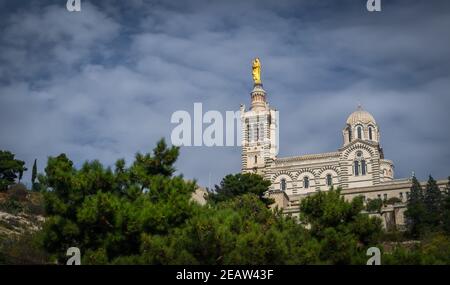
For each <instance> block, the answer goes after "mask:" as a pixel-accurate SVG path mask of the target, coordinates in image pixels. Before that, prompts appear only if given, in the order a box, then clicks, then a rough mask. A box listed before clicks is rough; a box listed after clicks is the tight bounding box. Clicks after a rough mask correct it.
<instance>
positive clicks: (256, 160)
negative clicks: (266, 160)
mask: <svg viewBox="0 0 450 285" xmlns="http://www.w3.org/2000/svg"><path fill="white" fill-rule="evenodd" d="M257 163H258V156H256V155H255V164H257Z"/></svg>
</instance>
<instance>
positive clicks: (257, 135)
mask: <svg viewBox="0 0 450 285" xmlns="http://www.w3.org/2000/svg"><path fill="white" fill-rule="evenodd" d="M256 141H259V126H257V127H256Z"/></svg>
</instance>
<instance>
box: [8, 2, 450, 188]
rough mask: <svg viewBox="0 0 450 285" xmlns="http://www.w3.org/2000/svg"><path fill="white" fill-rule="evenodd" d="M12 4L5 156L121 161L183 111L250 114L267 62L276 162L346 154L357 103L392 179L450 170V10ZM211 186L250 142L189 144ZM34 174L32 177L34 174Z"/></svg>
mask: <svg viewBox="0 0 450 285" xmlns="http://www.w3.org/2000/svg"><path fill="white" fill-rule="evenodd" d="M81 4H82V11H81V12H73V13H70V12H68V11H67V10H66V0H58V1H56V0H54V1H43V0H39V1H37V0H36V1H16V0H0V131H1V132H0V149H7V150H10V151H12V152H14V153H15V154H16V155H17V157H18V158H20V159H23V160H25V161H26V163H27V165H28V167H29V168H30V169H31V165H32V162H33V160H34V159H35V158H37V159H38V167H39V170H40V171H43V168H44V167H45V164H46V160H47V157H48V156H54V155H58V154H59V153H62V152H64V153H66V154H67V155H68V156H69V157H70V158H71V159H72V160H73V161H74V162H75V163H76V165H78V166H79V165H80V164H81V163H82V162H83V161H85V160H88V159H89V160H92V159H94V158H95V159H99V160H100V161H102V162H103V163H104V164H106V165H112V164H113V163H114V161H115V160H116V159H118V158H125V159H126V160H127V161H128V162H130V161H131V160H132V158H133V156H134V154H135V153H136V152H137V151H141V152H146V151H150V150H151V149H152V148H153V146H154V145H155V142H156V141H157V140H158V139H160V138H161V137H165V138H166V139H167V140H168V141H170V134H171V131H172V129H173V128H174V127H175V125H174V124H171V123H170V118H171V115H172V113H173V112H174V111H176V110H186V111H188V112H189V113H191V114H192V113H193V104H194V102H202V103H203V109H204V111H208V110H218V111H220V112H223V113H225V111H228V110H238V108H239V105H240V104H241V103H244V104H246V105H249V100H250V98H249V92H250V91H251V88H252V78H251V60H252V58H253V57H255V56H259V57H260V58H261V62H262V69H263V70H262V80H263V83H264V88H265V89H266V91H267V92H268V94H269V95H268V99H269V101H270V104H271V105H272V106H274V107H276V108H277V109H278V110H279V111H280V124H281V127H280V156H290V155H301V154H308V153H321V152H328V151H335V150H337V149H338V148H339V147H340V146H341V145H342V134H341V130H342V128H343V127H344V123H345V120H346V118H347V116H348V115H349V114H350V113H351V112H352V111H354V110H355V109H356V106H357V105H358V103H361V104H362V105H363V107H364V108H365V109H366V110H368V111H369V112H371V113H372V114H373V115H374V117H375V119H376V120H377V123H378V124H379V126H380V129H381V136H382V137H381V143H382V146H383V148H384V151H385V156H386V158H388V159H392V160H393V161H394V162H395V165H396V176H397V178H402V177H406V176H408V175H410V173H411V171H415V172H416V174H417V175H418V176H419V177H421V178H425V177H426V176H427V175H428V174H430V173H431V174H433V175H434V176H435V177H436V178H445V177H447V176H448V175H450V147H449V146H450V131H449V122H450V112H449V107H450V52H449V47H450V29H449V27H450V1H448V0H442V1H412V0H404V1H395V0H382V9H383V10H382V12H380V13H369V12H367V10H366V0H352V1H350V0H348V1H342V0H341V1H314V0H305V1H300V0H299V1H263V0H253V1H247V0H239V1H238V0H227V1H225V0H222V1H143V0H128V1H119V0H117V1H109V0H108V1H106V0H104V1H100V0H99V1H88V0H81ZM176 166H177V169H178V170H179V172H180V173H183V174H184V176H185V177H187V178H197V179H198V181H199V183H200V184H201V185H204V186H207V185H208V184H209V177H211V183H218V182H219V180H220V179H221V178H222V177H223V176H224V175H226V174H228V173H236V172H239V171H240V148H239V147H184V148H182V150H181V156H180V159H179V161H178V162H177V165H176ZM28 177H29V174H28V176H27V177H26V179H29V178H28Z"/></svg>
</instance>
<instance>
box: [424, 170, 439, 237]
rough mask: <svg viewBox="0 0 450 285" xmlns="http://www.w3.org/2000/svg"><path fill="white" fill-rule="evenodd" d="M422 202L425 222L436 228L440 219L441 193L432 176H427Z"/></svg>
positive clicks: (428, 225) (429, 226)
mask: <svg viewBox="0 0 450 285" xmlns="http://www.w3.org/2000/svg"><path fill="white" fill-rule="evenodd" d="M424 204H425V210H426V216H425V222H426V225H427V227H428V228H432V229H438V228H439V227H440V226H441V221H442V216H441V215H442V195H441V190H440V189H439V187H438V186H437V184H436V181H435V180H434V179H433V177H431V176H430V177H429V179H428V182H427V186H426V190H425V195H424Z"/></svg>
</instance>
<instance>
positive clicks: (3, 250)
mask: <svg viewBox="0 0 450 285" xmlns="http://www.w3.org/2000/svg"><path fill="white" fill-rule="evenodd" d="M41 235H42V233H40V232H37V233H36V232H25V233H24V234H22V235H21V236H13V237H11V238H9V239H4V240H1V241H0V264H10V265H29V264H51V258H50V256H49V255H48V253H47V252H46V251H45V250H43V249H42V245H41Z"/></svg>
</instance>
